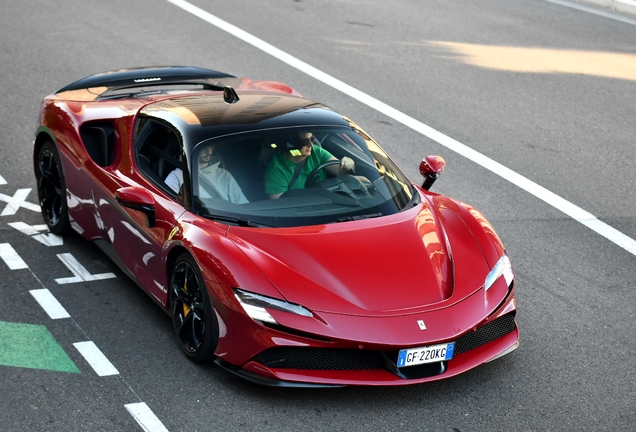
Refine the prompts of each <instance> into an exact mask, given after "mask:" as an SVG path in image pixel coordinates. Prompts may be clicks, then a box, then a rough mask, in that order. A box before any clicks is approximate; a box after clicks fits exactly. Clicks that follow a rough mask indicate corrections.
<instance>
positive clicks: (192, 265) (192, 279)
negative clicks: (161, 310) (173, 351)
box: [170, 253, 219, 363]
mask: <svg viewBox="0 0 636 432" xmlns="http://www.w3.org/2000/svg"><path fill="white" fill-rule="evenodd" d="M170 308H171V311H172V325H173V328H174V331H175V334H176V335H177V338H178V340H179V344H180V345H181V349H182V350H183V352H184V353H185V355H186V356H187V357H188V358H189V359H190V360H192V361H194V362H197V363H209V362H211V361H212V360H214V350H215V349H216V344H217V342H218V339H219V333H218V325H217V320H216V313H215V311H214V308H213V306H212V302H211V301H210V297H209V295H208V292H207V290H206V288H205V282H204V281H203V275H202V274H201V270H199V267H198V266H197V264H196V262H195V261H194V259H193V258H192V257H191V256H190V255H189V254H187V253H184V254H182V255H181V256H179V258H177V261H176V262H175V264H174V267H173V270H172V275H171V277H170Z"/></svg>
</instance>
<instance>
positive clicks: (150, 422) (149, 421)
mask: <svg viewBox="0 0 636 432" xmlns="http://www.w3.org/2000/svg"><path fill="white" fill-rule="evenodd" d="M124 406H125V407H126V409H127V410H128V412H129V413H130V414H131V415H132V416H133V418H134V419H135V420H136V421H137V423H139V426H141V428H142V429H143V430H144V431H145V432H168V429H166V427H165V426H164V425H163V423H161V421H159V419H158V418H157V416H155V415H154V413H153V412H152V411H151V410H150V408H148V405H146V404H145V403H143V402H139V403H134V404H128V405H124Z"/></svg>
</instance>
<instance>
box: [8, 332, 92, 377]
mask: <svg viewBox="0 0 636 432" xmlns="http://www.w3.org/2000/svg"><path fill="white" fill-rule="evenodd" d="M0 365H2V366H15V367H23V368H30V369H45V370H52V371H60V372H72V373H80V370H79V369H78V368H77V366H75V363H73V361H72V360H71V359H70V358H69V356H68V355H67V354H66V352H65V351H64V349H62V347H61V346H60V345H59V344H58V343H57V342H56V340H55V338H54V337H53V335H52V334H51V332H49V331H48V329H47V328H46V327H45V326H42V325H35V324H20V323H11V322H4V321H0Z"/></svg>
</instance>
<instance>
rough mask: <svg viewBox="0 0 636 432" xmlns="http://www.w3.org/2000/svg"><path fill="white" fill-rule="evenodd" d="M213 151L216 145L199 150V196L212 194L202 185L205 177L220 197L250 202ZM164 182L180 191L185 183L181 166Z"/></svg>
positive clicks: (236, 201) (242, 202) (241, 202)
mask: <svg viewBox="0 0 636 432" xmlns="http://www.w3.org/2000/svg"><path fill="white" fill-rule="evenodd" d="M213 152H214V145H209V146H206V147H204V148H203V149H201V151H200V152H199V179H200V181H199V196H200V197H201V198H210V194H209V193H208V192H207V191H206V190H205V188H204V187H203V186H202V185H201V183H202V181H201V179H205V180H207V183H208V184H209V185H210V186H212V187H213V188H214V192H216V193H217V194H218V195H219V197H220V198H222V199H224V200H227V201H230V202H232V203H234V204H245V203H248V202H249V201H248V200H247V198H245V195H244V194H243V191H242V190H241V187H240V186H239V185H238V183H237V182H236V180H235V179H234V177H232V174H230V172H229V171H227V170H225V169H223V168H221V167H220V166H219V165H220V164H221V160H220V159H219V158H217V157H216V156H213V155H212V153H213ZM164 182H165V183H166V185H168V187H170V189H172V190H173V191H175V192H177V193H179V191H180V189H181V186H182V185H183V171H182V170H181V168H175V169H174V170H173V171H172V172H171V173H170V174H168V176H167V177H166V179H165V180H164Z"/></svg>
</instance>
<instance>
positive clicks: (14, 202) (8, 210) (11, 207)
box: [0, 188, 40, 216]
mask: <svg viewBox="0 0 636 432" xmlns="http://www.w3.org/2000/svg"><path fill="white" fill-rule="evenodd" d="M30 192H31V188H26V189H18V190H17V191H15V194H14V195H13V196H9V195H5V194H0V201H4V202H6V203H7V206H6V207H5V208H4V210H2V213H0V216H11V215H14V214H16V212H17V211H18V210H19V209H20V207H24V208H25V209H28V210H33V211H36V212H39V211H40V206H37V205H35V204H31V203H29V202H26V201H25V200H26V197H27V196H29V193H30Z"/></svg>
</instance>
